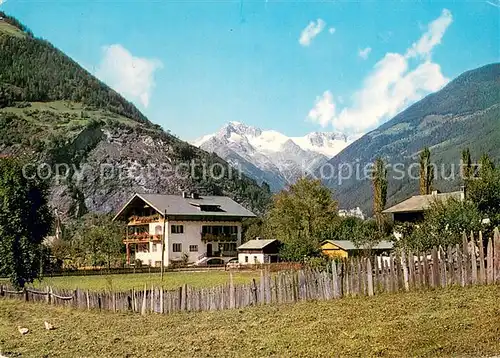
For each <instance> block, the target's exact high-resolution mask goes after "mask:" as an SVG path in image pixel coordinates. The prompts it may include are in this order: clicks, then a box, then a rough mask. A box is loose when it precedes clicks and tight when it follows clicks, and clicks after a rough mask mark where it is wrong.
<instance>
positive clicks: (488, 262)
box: [486, 237, 495, 284]
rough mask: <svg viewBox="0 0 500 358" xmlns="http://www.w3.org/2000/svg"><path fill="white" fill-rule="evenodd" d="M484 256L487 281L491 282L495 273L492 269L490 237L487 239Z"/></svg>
mask: <svg viewBox="0 0 500 358" xmlns="http://www.w3.org/2000/svg"><path fill="white" fill-rule="evenodd" d="M486 256H487V259H486V266H487V279H488V283H489V284H492V283H493V282H494V279H495V273H494V271H493V240H491V237H490V238H489V239H488V251H487V253H486Z"/></svg>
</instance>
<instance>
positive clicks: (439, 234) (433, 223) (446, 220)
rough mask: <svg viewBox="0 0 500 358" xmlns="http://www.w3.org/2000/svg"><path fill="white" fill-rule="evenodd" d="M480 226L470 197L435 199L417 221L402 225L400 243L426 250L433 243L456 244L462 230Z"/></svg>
mask: <svg viewBox="0 0 500 358" xmlns="http://www.w3.org/2000/svg"><path fill="white" fill-rule="evenodd" d="M482 229H483V225H482V215H481V213H480V211H479V209H478V207H477V205H476V204H475V203H473V202H471V201H462V200H458V199H454V198H451V199H448V200H447V201H446V202H444V201H440V200H435V201H434V202H432V203H431V208H430V209H429V210H428V211H427V212H426V213H425V216H424V221H423V222H422V223H420V224H419V225H414V224H413V225H406V226H405V227H404V228H403V230H400V231H404V235H403V237H402V240H401V244H402V245H403V246H405V247H408V248H411V249H414V250H421V251H424V250H429V249H431V248H432V247H434V246H439V245H441V246H443V247H446V246H448V245H455V244H460V243H461V242H462V234H463V232H466V233H469V232H471V231H474V232H478V231H479V230H482Z"/></svg>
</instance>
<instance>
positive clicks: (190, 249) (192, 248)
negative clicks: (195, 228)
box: [189, 245, 198, 252]
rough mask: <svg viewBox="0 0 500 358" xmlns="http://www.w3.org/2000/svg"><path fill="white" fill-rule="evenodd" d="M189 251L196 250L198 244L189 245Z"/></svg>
mask: <svg viewBox="0 0 500 358" xmlns="http://www.w3.org/2000/svg"><path fill="white" fill-rule="evenodd" d="M189 252H198V245H189Z"/></svg>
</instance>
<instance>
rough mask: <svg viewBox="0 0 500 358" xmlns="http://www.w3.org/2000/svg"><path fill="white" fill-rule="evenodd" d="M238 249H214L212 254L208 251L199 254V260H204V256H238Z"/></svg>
mask: <svg viewBox="0 0 500 358" xmlns="http://www.w3.org/2000/svg"><path fill="white" fill-rule="evenodd" d="M237 256H238V251H222V252H221V251H214V252H212V254H210V255H209V254H208V253H207V252H204V253H202V254H201V255H199V256H198V261H200V260H203V259H204V258H213V257H237Z"/></svg>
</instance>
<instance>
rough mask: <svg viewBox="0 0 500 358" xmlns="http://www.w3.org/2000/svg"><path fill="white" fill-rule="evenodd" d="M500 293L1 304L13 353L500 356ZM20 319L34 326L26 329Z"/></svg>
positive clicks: (4, 343) (4, 335) (5, 345)
mask: <svg viewBox="0 0 500 358" xmlns="http://www.w3.org/2000/svg"><path fill="white" fill-rule="evenodd" d="M498 297H500V287H499V286H490V287H485V286H483V287H473V288H453V289H443V290H439V291H429V292H417V293H401V294H393V295H381V296H377V297H372V298H357V299H356V298H350V299H342V300H338V301H328V302H324V301H323V302H307V303H299V304H295V305H285V306H279V307H278V306H264V307H256V308H249V309H246V310H229V311H222V312H207V313H183V314H174V315H170V316H160V315H151V316H145V317H142V316H140V315H133V314H113V313H99V312H87V311H79V310H72V309H64V308H60V307H52V306H46V305H44V304H27V303H23V302H21V301H0V349H2V350H3V353H4V354H5V355H7V356H9V357H11V356H16V357H17V356H23V357H42V356H46V357H48V356H50V357H148V356H150V357H174V356H175V357H273V356H274V357H333V356H345V357H356V356H363V357H368V356H381V357H409V356H412V357H414V356H416V357H437V356H439V357H451V356H454V357H456V356H461V357H486V356H489V357H491V356H493V355H495V354H499V353H500V339H499V337H500V306H499V304H498ZM44 320H47V321H49V322H51V323H53V324H54V325H55V326H56V329H55V330H53V331H46V330H45V329H44V327H43V322H44ZM18 325H21V326H23V327H28V328H29V329H30V330H31V332H30V333H29V334H28V335H25V336H21V335H20V334H19V332H18V331H17V326H18Z"/></svg>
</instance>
